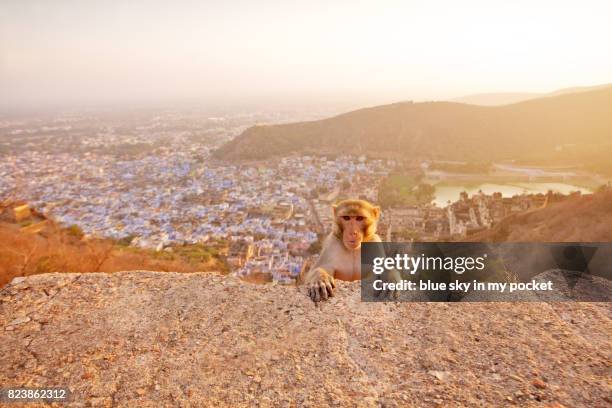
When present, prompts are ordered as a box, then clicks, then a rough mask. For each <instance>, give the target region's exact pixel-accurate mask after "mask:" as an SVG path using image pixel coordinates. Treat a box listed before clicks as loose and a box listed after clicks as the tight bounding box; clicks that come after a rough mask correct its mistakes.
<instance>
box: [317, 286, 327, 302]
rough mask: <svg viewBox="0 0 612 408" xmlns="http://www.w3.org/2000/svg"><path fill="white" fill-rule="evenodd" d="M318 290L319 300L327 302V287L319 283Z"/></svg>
mask: <svg viewBox="0 0 612 408" xmlns="http://www.w3.org/2000/svg"><path fill="white" fill-rule="evenodd" d="M319 288H320V290H321V300H327V286H325V283H323V282H321V283H320V285H319Z"/></svg>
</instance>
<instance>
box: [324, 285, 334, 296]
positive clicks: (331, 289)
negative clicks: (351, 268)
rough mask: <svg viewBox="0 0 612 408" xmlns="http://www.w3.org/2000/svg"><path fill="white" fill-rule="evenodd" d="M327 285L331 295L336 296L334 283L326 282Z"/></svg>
mask: <svg viewBox="0 0 612 408" xmlns="http://www.w3.org/2000/svg"><path fill="white" fill-rule="evenodd" d="M325 287H326V288H327V292H328V293H329V296H330V297H331V296H334V288H333V287H332V284H331V283H330V282H325Z"/></svg>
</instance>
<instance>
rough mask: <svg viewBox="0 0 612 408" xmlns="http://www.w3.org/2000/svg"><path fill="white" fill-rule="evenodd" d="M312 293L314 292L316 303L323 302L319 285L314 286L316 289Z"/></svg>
mask: <svg viewBox="0 0 612 408" xmlns="http://www.w3.org/2000/svg"><path fill="white" fill-rule="evenodd" d="M312 291H313V292H314V301H315V302H319V301H321V294H320V293H319V284H318V283H315V284H314V288H313V289H312Z"/></svg>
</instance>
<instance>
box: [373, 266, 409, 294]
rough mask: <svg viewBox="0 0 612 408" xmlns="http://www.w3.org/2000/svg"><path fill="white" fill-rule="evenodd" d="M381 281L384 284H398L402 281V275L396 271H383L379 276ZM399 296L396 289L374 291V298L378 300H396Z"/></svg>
mask: <svg viewBox="0 0 612 408" xmlns="http://www.w3.org/2000/svg"><path fill="white" fill-rule="evenodd" d="M381 279H382V281H383V282H384V283H400V282H401V281H402V275H401V274H400V273H399V271H398V270H397V269H391V270H388V271H385V272H384V273H383V274H382V275H381ZM396 286H397V285H396ZM399 294H400V291H399V290H397V289H395V290H390V289H383V290H375V291H374V296H376V297H378V298H380V299H391V300H397V299H398V298H399Z"/></svg>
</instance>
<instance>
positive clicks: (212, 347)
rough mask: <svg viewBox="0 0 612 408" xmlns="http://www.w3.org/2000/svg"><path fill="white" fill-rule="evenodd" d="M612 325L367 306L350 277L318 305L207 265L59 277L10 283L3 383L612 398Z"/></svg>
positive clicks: (549, 308)
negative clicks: (199, 269) (196, 269)
mask: <svg viewBox="0 0 612 408" xmlns="http://www.w3.org/2000/svg"><path fill="white" fill-rule="evenodd" d="M611 333H612V307H611V306H610V304H609V303H570V302H566V303H544V302H532V303H499V302H498V303H452V304H447V303H362V302H361V301H360V292H359V283H356V282H355V283H343V282H340V283H339V287H338V290H337V295H336V296H335V297H334V298H332V299H331V301H328V302H327V303H325V304H323V305H321V306H315V305H314V304H313V303H312V302H311V301H310V300H309V299H308V298H307V297H306V296H305V294H304V293H302V292H300V290H299V289H298V288H296V287H293V286H276V285H255V284H249V283H246V282H241V281H239V280H236V279H235V278H230V277H224V276H220V275H216V274H210V273H195V274H178V273H156V272H124V273H113V274H104V273H96V274H46V275H36V276H31V277H28V278H26V279H16V280H14V281H13V282H12V283H11V284H9V285H8V286H6V287H5V288H3V289H1V290H0V384H1V386H2V387H8V386H30V387H35V386H40V387H52V386H55V387H59V386H67V387H69V388H70V389H71V391H72V399H71V402H70V403H69V404H68V406H74V407H79V406H102V407H104V406H108V407H111V406H117V407H136V406H137V407H165V406H180V407H190V406H193V407H202V406H231V407H237V406H262V407H268V406H287V407H293V406H299V407H306V406H312V407H321V406H328V405H332V406H334V405H335V406H359V407H361V406H371V407H380V406H384V407H394V406H402V407H405V406H425V407H435V406H440V407H448V406H470V407H471V406H485V407H489V406H538V407H540V406H548V407H562V406H563V407H587V406H588V407H598V406H601V407H607V406H611V405H612V351H611V350H612V348H611V347H610V345H611V340H610V338H611ZM39 405H40V404H39ZM10 406H19V404H11V405H10ZM27 406H36V404H29V405H27ZM58 406H59V405H58ZM62 406H65V405H62Z"/></svg>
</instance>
